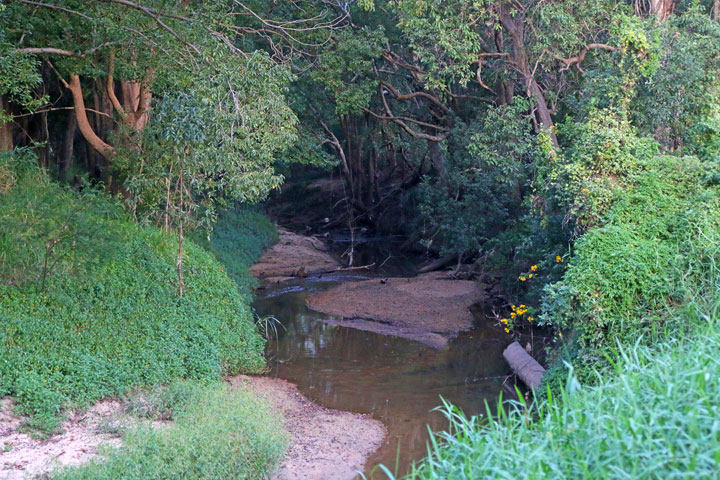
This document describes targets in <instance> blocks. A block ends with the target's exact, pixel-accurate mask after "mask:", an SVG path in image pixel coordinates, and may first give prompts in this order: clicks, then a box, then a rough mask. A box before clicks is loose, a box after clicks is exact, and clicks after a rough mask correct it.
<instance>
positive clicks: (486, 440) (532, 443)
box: [408, 307, 720, 480]
mask: <svg viewBox="0 0 720 480" xmlns="http://www.w3.org/2000/svg"><path fill="white" fill-rule="evenodd" d="M718 313H720V312H718V311H717V307H716V308H715V312H714V314H713V317H712V320H709V319H708V322H707V326H706V327H704V328H702V329H700V330H699V331H698V332H697V335H696V336H695V337H694V338H693V339H692V340H685V341H683V340H677V339H676V340H667V341H666V342H664V343H662V344H659V345H657V346H655V347H650V346H644V345H640V344H637V345H634V346H624V347H623V346H619V347H618V349H617V354H618V356H617V360H616V361H615V362H614V369H615V374H614V375H611V376H608V377H606V376H603V377H599V378H598V379H597V382H596V384H595V385H593V386H581V385H580V383H578V381H577V379H576V377H575V376H574V374H573V372H572V370H570V373H569V376H568V380H567V383H566V385H565V387H564V388H561V389H560V392H559V394H558V395H557V396H555V395H553V394H552V393H550V392H548V394H547V398H546V399H545V400H543V401H538V403H533V404H531V405H526V404H525V403H522V402H510V403H506V404H505V407H503V408H501V409H500V410H499V411H498V412H497V414H496V415H488V416H486V417H484V418H481V417H467V416H465V415H463V414H462V413H461V412H459V411H458V410H457V409H456V408H454V407H453V406H451V405H449V404H447V403H446V404H445V405H444V406H443V407H442V408H441V410H442V411H443V412H444V414H445V415H446V416H447V417H448V419H449V420H450V429H449V430H448V431H447V432H441V433H436V434H433V436H432V440H431V444H430V446H429V451H428V457H427V458H426V459H425V460H424V461H423V462H422V463H421V464H420V465H418V466H416V467H415V469H414V471H413V472H412V473H411V474H410V475H408V478H412V479H444V480H451V479H480V478H496V479H503V478H505V479H513V480H517V479H546V478H553V479H679V478H694V479H695V478H708V479H709V478H717V476H718V472H719V471H720V421H719V420H718V418H720V401H719V400H720V357H719V356H718V354H717V352H718V350H719V349H720V331H719V330H718V328H717V320H718V318H719V317H718ZM706 318H708V317H706Z"/></svg>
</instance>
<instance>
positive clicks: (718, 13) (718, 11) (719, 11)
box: [712, 0, 720, 20]
mask: <svg viewBox="0 0 720 480" xmlns="http://www.w3.org/2000/svg"><path fill="white" fill-rule="evenodd" d="M712 19H713V20H720V0H715V2H713V8H712Z"/></svg>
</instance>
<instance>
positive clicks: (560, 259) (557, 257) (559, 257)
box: [555, 255, 563, 263]
mask: <svg viewBox="0 0 720 480" xmlns="http://www.w3.org/2000/svg"><path fill="white" fill-rule="evenodd" d="M562 261H563V259H562V257H561V256H560V255H556V256H555V263H562Z"/></svg>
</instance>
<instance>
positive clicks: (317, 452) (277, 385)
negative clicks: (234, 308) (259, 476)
mask: <svg viewBox="0 0 720 480" xmlns="http://www.w3.org/2000/svg"><path fill="white" fill-rule="evenodd" d="M227 381H228V382H229V383H230V385H232V386H233V388H243V389H244V388H247V389H249V390H250V391H252V392H253V393H254V394H255V395H257V396H258V397H260V398H263V399H265V400H267V401H268V402H269V403H270V404H271V405H272V408H273V409H274V411H276V412H277V413H278V417H279V418H283V419H284V420H283V425H284V428H285V429H286V430H287V431H288V432H289V434H290V441H289V444H288V448H287V450H286V452H285V456H284V457H283V459H282V461H281V462H280V464H279V465H278V468H277V470H276V471H275V472H273V474H272V475H271V476H270V478H271V480H323V479H330V478H332V479H333V480H352V479H353V478H355V477H356V476H357V472H362V471H363V469H364V468H365V463H366V461H367V459H368V457H369V456H370V455H371V454H372V453H373V452H374V451H375V450H377V448H378V447H379V446H380V445H381V443H382V441H383V438H384V436H385V433H386V429H385V427H384V426H383V424H382V423H380V422H379V421H377V420H375V419H372V418H370V417H369V416H367V415H361V414H356V413H350V412H343V411H339V410H332V409H328V408H323V407H321V406H318V405H317V404H315V403H313V402H311V401H310V400H308V399H307V398H306V397H305V396H303V395H302V394H301V393H300V392H299V391H298V389H297V387H296V386H295V385H293V384H291V383H288V382H286V381H284V380H281V379H278V378H269V377H249V376H245V375H239V376H235V377H231V378H229V379H228V380H227Z"/></svg>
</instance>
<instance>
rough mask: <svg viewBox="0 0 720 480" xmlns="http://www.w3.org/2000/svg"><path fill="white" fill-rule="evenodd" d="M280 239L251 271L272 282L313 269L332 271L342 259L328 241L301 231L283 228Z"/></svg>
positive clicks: (306, 272) (258, 276)
mask: <svg viewBox="0 0 720 480" xmlns="http://www.w3.org/2000/svg"><path fill="white" fill-rule="evenodd" d="M278 233H279V234H280V239H279V241H278V243H276V244H275V245H274V246H273V247H271V248H269V249H268V250H267V251H266V252H265V253H264V254H263V256H262V257H260V259H259V260H258V261H257V263H256V264H255V265H253V266H252V267H251V268H250V273H251V274H252V275H253V276H255V277H257V278H260V279H262V280H266V281H268V282H279V281H283V280H288V279H290V278H294V277H303V276H305V275H309V274H312V273H318V272H328V271H332V270H335V269H337V268H339V267H340V266H341V265H340V262H338V261H337V260H336V259H335V258H334V257H333V256H332V255H330V253H328V246H327V244H325V242H323V241H321V240H319V239H317V238H314V237H306V236H303V235H298V234H296V233H292V232H289V231H287V230H285V229H282V228H280V229H279V230H278Z"/></svg>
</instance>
